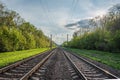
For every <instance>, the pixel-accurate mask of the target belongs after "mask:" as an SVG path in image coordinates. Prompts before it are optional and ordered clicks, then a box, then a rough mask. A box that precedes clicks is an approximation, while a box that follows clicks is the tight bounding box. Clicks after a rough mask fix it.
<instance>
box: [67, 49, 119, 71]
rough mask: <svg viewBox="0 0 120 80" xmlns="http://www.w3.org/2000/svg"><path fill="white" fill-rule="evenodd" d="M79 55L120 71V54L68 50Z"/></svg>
mask: <svg viewBox="0 0 120 80" xmlns="http://www.w3.org/2000/svg"><path fill="white" fill-rule="evenodd" d="M67 49H68V50H71V51H73V52H75V53H77V54H79V55H82V56H85V57H87V58H90V59H92V60H95V61H98V62H101V63H103V64H106V65H108V66H111V67H112V68H115V69H117V70H120V53H109V52H103V51H96V50H80V49H73V48H67Z"/></svg>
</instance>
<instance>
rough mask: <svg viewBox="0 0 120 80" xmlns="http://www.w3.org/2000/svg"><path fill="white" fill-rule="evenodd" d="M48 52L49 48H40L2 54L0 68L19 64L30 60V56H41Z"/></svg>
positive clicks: (0, 54) (0, 55)
mask: <svg viewBox="0 0 120 80" xmlns="http://www.w3.org/2000/svg"><path fill="white" fill-rule="evenodd" d="M46 50H48V48H38V49H30V50H23V51H15V52H4V53H0V68H2V67H4V66H7V65H9V64H12V63H14V62H17V61H19V60H23V59H25V58H28V57H30V56H33V55H36V54H39V53H41V52H43V51H46Z"/></svg>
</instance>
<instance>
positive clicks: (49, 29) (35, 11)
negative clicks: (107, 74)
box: [0, 0, 120, 44]
mask: <svg viewBox="0 0 120 80" xmlns="http://www.w3.org/2000/svg"><path fill="white" fill-rule="evenodd" d="M0 1H2V3H4V4H5V5H6V7H7V8H8V9H10V10H14V11H16V12H17V13H19V14H20V16H21V17H22V18H24V19H25V20H26V21H28V22H30V23H31V24H33V25H35V26H36V27H37V28H38V29H41V30H42V31H43V32H44V34H45V35H46V36H48V37H50V34H52V36H53V41H55V42H56V43H57V44H61V43H63V42H64V41H66V40H67V34H68V35H69V40H70V39H71V38H72V35H73V33H74V32H75V31H76V29H73V30H71V29H67V28H66V27H65V25H66V24H69V23H74V22H76V21H79V20H82V19H87V18H92V17H95V16H98V15H104V14H105V13H106V12H107V10H108V9H109V8H110V7H112V6H113V5H115V4H118V3H120V0H0Z"/></svg>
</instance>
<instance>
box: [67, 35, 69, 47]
mask: <svg viewBox="0 0 120 80" xmlns="http://www.w3.org/2000/svg"><path fill="white" fill-rule="evenodd" d="M68 36H69V35H68V34H67V45H68Z"/></svg>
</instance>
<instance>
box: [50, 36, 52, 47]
mask: <svg viewBox="0 0 120 80" xmlns="http://www.w3.org/2000/svg"><path fill="white" fill-rule="evenodd" d="M50 49H52V34H51V35H50Z"/></svg>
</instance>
